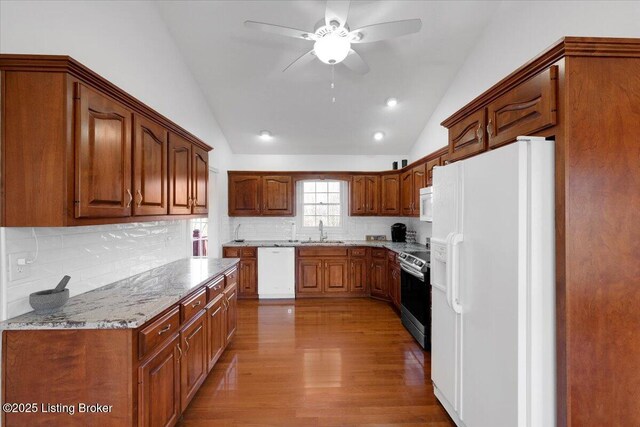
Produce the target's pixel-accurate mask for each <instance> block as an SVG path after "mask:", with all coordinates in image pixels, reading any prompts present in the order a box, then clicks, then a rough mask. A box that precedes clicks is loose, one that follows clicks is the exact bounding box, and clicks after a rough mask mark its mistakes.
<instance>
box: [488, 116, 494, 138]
mask: <svg viewBox="0 0 640 427" xmlns="http://www.w3.org/2000/svg"><path fill="white" fill-rule="evenodd" d="M487 135H489V138H493V123H492V122H491V119H489V123H488V124H487Z"/></svg>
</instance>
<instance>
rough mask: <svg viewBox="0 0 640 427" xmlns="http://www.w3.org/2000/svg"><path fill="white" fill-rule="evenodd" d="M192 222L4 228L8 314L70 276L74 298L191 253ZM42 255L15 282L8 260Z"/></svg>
mask: <svg viewBox="0 0 640 427" xmlns="http://www.w3.org/2000/svg"><path fill="white" fill-rule="evenodd" d="M187 225H188V221H184V220H180V221H178V220H175V221H157V222H145V223H132V224H111V225H97V226H86V227H66V228H34V229H32V228H6V229H5V248H4V253H3V256H4V257H5V259H4V261H5V266H6V271H5V274H4V276H3V277H4V278H5V279H6V283H4V284H3V286H4V287H5V289H6V294H5V295H6V298H7V317H14V316H17V315H20V314H22V313H26V312H28V311H31V306H30V305H29V294H30V293H32V292H35V291H39V290H43V289H49V288H52V287H54V286H55V285H56V284H57V283H58V281H59V280H60V279H61V278H62V276H64V275H65V274H67V275H69V276H71V280H70V281H69V284H68V288H69V291H70V294H71V296H73V295H77V294H81V293H83V292H87V291H89V290H91V289H95V288H98V287H100V286H103V285H106V284H108V283H111V282H114V281H116V280H120V279H123V278H125V277H128V276H132V275H134V274H137V273H140V272H143V271H146V270H149V269H151V268H154V267H157V266H160V265H162V264H166V263H169V262H172V261H175V260H177V259H180V258H184V257H186V256H188V255H189V253H188V243H187V235H188V232H187ZM32 230H34V231H35V233H36V236H37V240H38V247H39V251H38V257H37V259H36V260H35V262H33V263H32V264H30V265H29V266H28V268H29V274H28V277H25V278H22V279H16V278H15V277H14V278H13V280H12V277H11V276H10V274H9V267H10V266H9V263H10V262H12V261H13V260H14V259H15V258H17V257H25V258H29V259H30V258H33V257H34V256H35V251H36V241H35V239H34V237H33V234H32V233H33V232H32Z"/></svg>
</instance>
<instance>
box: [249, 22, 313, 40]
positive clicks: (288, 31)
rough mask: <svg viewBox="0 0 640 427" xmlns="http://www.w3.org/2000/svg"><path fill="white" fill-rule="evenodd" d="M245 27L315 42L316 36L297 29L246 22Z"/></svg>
mask: <svg viewBox="0 0 640 427" xmlns="http://www.w3.org/2000/svg"><path fill="white" fill-rule="evenodd" d="M244 26H245V27H247V28H252V29H254V30H260V31H265V32H267V33H273V34H279V35H281V36H286V37H295V38H297V39H303V40H313V39H314V38H315V34H313V33H310V32H308V31H302V30H298V29H296V28H289V27H283V26H281V25H274V24H266V23H264V22H256V21H244Z"/></svg>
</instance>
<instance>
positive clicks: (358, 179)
mask: <svg viewBox="0 0 640 427" xmlns="http://www.w3.org/2000/svg"><path fill="white" fill-rule="evenodd" d="M366 186H367V184H366V180H365V177H364V176H363V175H357V176H353V177H351V189H350V195H351V204H350V205H351V206H350V207H351V209H350V210H351V215H364V214H365V213H366V212H367V188H366Z"/></svg>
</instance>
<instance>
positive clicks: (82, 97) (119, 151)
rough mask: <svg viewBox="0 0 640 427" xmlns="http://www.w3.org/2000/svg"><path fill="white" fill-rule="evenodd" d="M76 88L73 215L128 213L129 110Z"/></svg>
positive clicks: (93, 215) (95, 215)
mask: <svg viewBox="0 0 640 427" xmlns="http://www.w3.org/2000/svg"><path fill="white" fill-rule="evenodd" d="M75 90H76V111H75V115H76V133H75V135H76V140H75V145H76V164H75V179H76V188H75V201H74V204H75V217H76V218H109V217H112V218H113V217H125V216H130V215H131V204H132V201H133V194H132V192H131V117H132V113H131V111H130V110H128V109H127V108H125V107H124V106H122V105H121V104H120V103H118V102H115V101H113V100H111V99H110V98H108V97H106V96H104V95H102V94H101V93H99V92H97V91H95V90H93V89H90V88H89V87H87V86H84V85H82V84H79V83H77V84H76V86H75Z"/></svg>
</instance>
